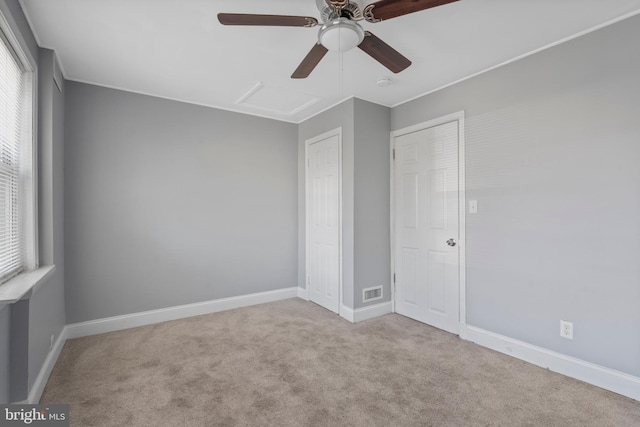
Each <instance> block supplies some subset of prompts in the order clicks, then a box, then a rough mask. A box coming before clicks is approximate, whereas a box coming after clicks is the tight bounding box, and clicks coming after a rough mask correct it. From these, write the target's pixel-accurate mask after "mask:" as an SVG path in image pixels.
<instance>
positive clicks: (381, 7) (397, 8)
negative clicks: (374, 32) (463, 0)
mask: <svg viewBox="0 0 640 427" xmlns="http://www.w3.org/2000/svg"><path fill="white" fill-rule="evenodd" d="M456 1H458V0H380V1H378V2H375V3H371V4H370V5H368V6H366V7H365V8H364V16H365V19H366V20H367V21H369V22H380V21H386V20H387V19H391V18H396V17H398V16H402V15H408V14H410V13H414V12H420V11H421V10H425V9H431V8H432V7H436V6H442V5H444V4H449V3H453V2H456Z"/></svg>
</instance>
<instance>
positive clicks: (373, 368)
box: [41, 299, 640, 427]
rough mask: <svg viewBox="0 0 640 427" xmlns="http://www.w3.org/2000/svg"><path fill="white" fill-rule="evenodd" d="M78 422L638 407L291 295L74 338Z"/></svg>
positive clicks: (410, 328) (504, 418)
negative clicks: (354, 318)
mask: <svg viewBox="0 0 640 427" xmlns="http://www.w3.org/2000/svg"><path fill="white" fill-rule="evenodd" d="M41 403H69V404H71V425H73V426H110V427H111V426H145V427H146V426H246V425H251V426H563V427H565V426H598V427H602V426H640V402H637V401H635V400H632V399H628V398H625V397H622V396H619V395H617V394H614V393H611V392H608V391H605V390H602V389H599V388H597V387H593V386H590V385H588V384H585V383H582V382H580V381H576V380H573V379H571V378H567V377H564V376H562V375H559V374H555V373H552V372H549V371H547V370H545V369H541V368H538V367H536V366H533V365H530V364H527V363H525V362H522V361H520V360H517V359H514V358H511V357H508V356H505V355H502V354H499V353H496V352H493V351H491V350H488V349H485V348H482V347H479V346H477V345H474V344H472V343H469V342H466V341H462V340H460V339H459V338H458V337H456V336H454V335H451V334H448V333H446V332H442V331H439V330H437V329H434V328H431V327H429V326H425V325H423V324H420V323H418V322H415V321H413V320H410V319H407V318H405V317H402V316H398V315H393V314H389V315H386V316H383V317H380V318H377V319H373V320H369V321H366V322H363V323H359V324H355V325H353V324H350V323H348V322H346V321H344V320H342V319H340V318H339V317H337V316H336V315H334V314H332V313H330V312H328V311H326V310H324V309H322V308H320V307H318V306H316V305H314V304H312V303H308V302H304V301H302V300H299V299H291V300H286V301H280V302H276V303H270V304H263V305H259V306H253V307H248V308H242V309H238V310H231V311H226V312H222V313H216V314H210V315H205V316H198V317H193V318H189V319H184V320H177V321H172V322H166V323H161V324H157V325H152V326H145V327H141V328H136V329H129V330H126V331H119V332H112V333H108V334H102V335H96V336H91V337H85V338H79V339H74V340H69V341H67V343H66V345H65V347H64V349H63V351H62V354H61V355H60V358H59V359H58V363H57V365H56V366H55V368H54V370H53V373H52V375H51V378H50V379H49V382H48V384H47V386H46V388H45V390H44V394H43V396H42V399H41Z"/></svg>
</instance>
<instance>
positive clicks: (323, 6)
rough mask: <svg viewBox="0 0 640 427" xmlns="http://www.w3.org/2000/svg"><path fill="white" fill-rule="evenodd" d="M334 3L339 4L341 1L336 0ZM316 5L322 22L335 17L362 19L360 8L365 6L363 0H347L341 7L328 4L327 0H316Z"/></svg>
mask: <svg viewBox="0 0 640 427" xmlns="http://www.w3.org/2000/svg"><path fill="white" fill-rule="evenodd" d="M329 3H331V0H329ZM335 3H336V4H341V3H343V2H341V1H339V0H337V1H336V2H335ZM316 5H317V7H318V10H319V11H320V16H321V20H322V22H329V21H333V20H335V19H337V18H347V19H350V20H354V21H359V20H361V19H364V16H363V14H362V9H363V8H364V6H365V0H348V1H347V2H346V4H345V6H344V7H343V8H342V9H338V8H336V7H333V6H329V4H328V3H327V0H316Z"/></svg>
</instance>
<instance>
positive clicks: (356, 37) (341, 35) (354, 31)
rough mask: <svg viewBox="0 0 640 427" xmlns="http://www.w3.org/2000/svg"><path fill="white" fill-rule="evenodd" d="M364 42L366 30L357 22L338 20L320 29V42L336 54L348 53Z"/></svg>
mask: <svg viewBox="0 0 640 427" xmlns="http://www.w3.org/2000/svg"><path fill="white" fill-rule="evenodd" d="M362 40H364V30H363V29H362V27H361V26H360V25H358V23H357V22H353V21H350V20H349V19H347V18H337V19H334V20H333V21H329V22H327V23H326V24H324V25H323V26H322V28H320V32H319V33H318V41H319V42H320V44H321V45H323V46H324V47H326V48H327V49H329V50H331V51H334V52H346V51H348V50H351V49H353V48H354V47H357V46H358V45H359V44H360V43H362Z"/></svg>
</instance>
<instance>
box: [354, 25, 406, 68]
mask: <svg viewBox="0 0 640 427" xmlns="http://www.w3.org/2000/svg"><path fill="white" fill-rule="evenodd" d="M358 47H359V48H360V49H362V50H363V51H365V52H366V53H367V54H368V55H370V56H371V57H372V58H373V59H375V60H376V61H378V62H379V63H381V64H382V65H384V66H385V67H387V68H388V69H389V70H391V71H392V72H394V73H399V72H400V71H402V70H404V69H405V68H407V67H408V66H409V65H411V61H409V60H408V59H407V58H405V57H404V56H402V54H400V52H398V51H397V50H395V49H394V48H392V47H391V46H389V45H388V44H386V43H385V42H383V41H382V40H380V39H379V38H378V37H376V36H374V35H373V34H371V33H370V32H369V31H366V32H365V33H364V40H362V43H360V45H358Z"/></svg>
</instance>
